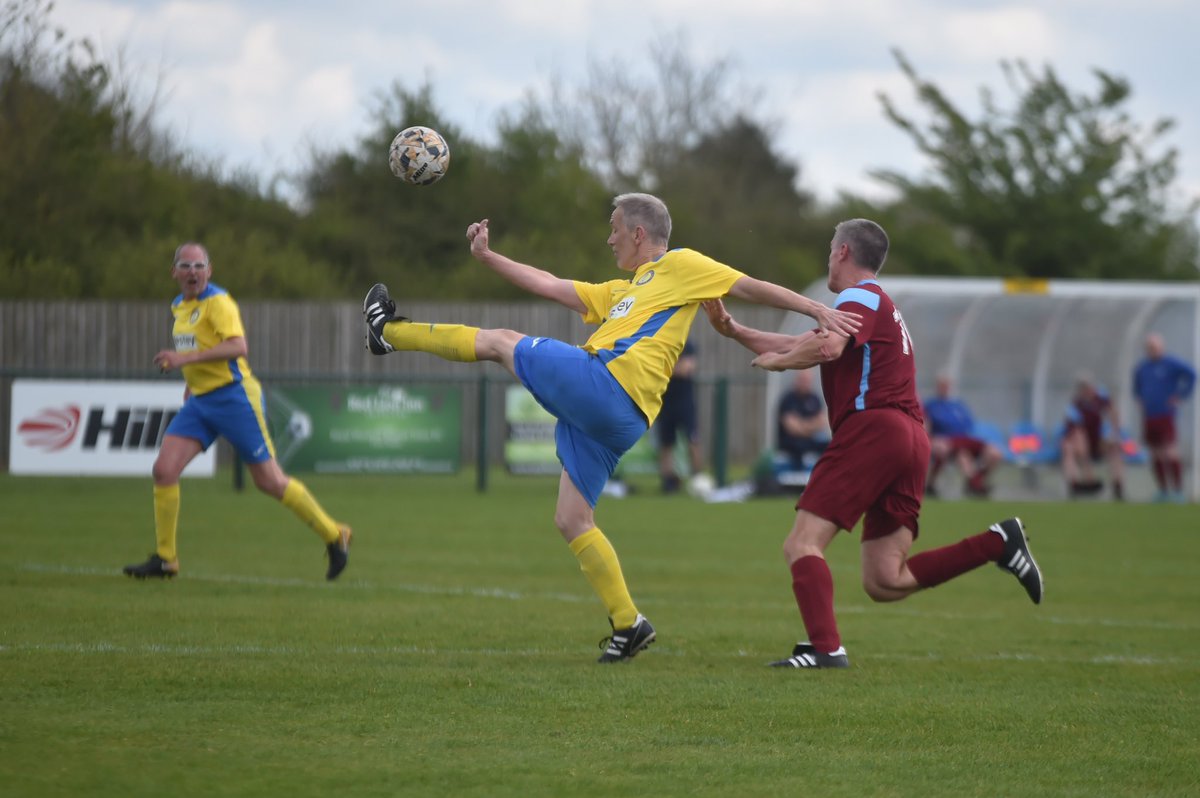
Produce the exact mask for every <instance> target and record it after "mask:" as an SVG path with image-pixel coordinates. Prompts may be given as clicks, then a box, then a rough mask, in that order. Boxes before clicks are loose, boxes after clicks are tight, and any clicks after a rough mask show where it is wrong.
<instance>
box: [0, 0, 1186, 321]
mask: <svg viewBox="0 0 1200 798" xmlns="http://www.w3.org/2000/svg"><path fill="white" fill-rule="evenodd" d="M52 14H53V5H52V3H50V2H49V0H9V2H7V3H6V4H5V6H4V10H3V13H2V16H0V144H2V145H3V146H0V207H2V208H3V209H4V213H3V214H0V296H3V297H5V298H72V297H77V298H155V299H158V298H162V296H163V295H164V293H165V292H169V291H170V285H169V284H168V283H167V275H166V273H167V270H168V268H169V265H170V256H171V253H172V252H173V250H174V247H175V246H176V244H178V243H179V242H181V241H183V240H189V239H193V240H200V241H203V242H204V243H205V244H206V245H207V246H208V247H209V249H210V251H211V253H212V257H213V262H214V270H215V271H214V275H215V276H214V279H216V280H217V281H218V282H220V283H221V284H222V285H225V286H226V287H228V288H230V289H231V290H232V291H233V292H234V293H235V294H236V295H237V296H239V297H244V298H271V297H274V298H321V297H336V298H349V297H357V296H358V294H359V293H360V291H361V290H362V287H363V286H365V285H369V284H370V283H372V282H374V281H376V280H378V279H392V280H394V281H396V282H398V283H399V282H402V283H403V285H404V291H405V293H406V294H407V295H408V296H410V297H413V298H423V299H438V298H442V299H458V298H462V299H483V298H489V299H503V298H516V297H521V296H523V295H522V294H521V293H520V292H519V291H518V290H517V289H515V288H514V287H512V286H511V285H509V284H508V283H506V282H504V281H503V280H500V279H498V278H492V277H490V276H489V275H487V274H486V273H481V270H480V269H479V267H478V265H477V264H475V263H474V261H473V260H472V259H471V258H470V256H469V254H468V252H467V247H466V245H465V242H464V238H463V230H464V228H465V224H466V223H467V222H468V221H471V220H473V219H476V218H481V217H483V216H485V215H487V214H489V213H492V214H496V213H498V209H503V218H502V219H499V218H498V219H496V222H495V223H494V227H493V231H492V236H493V245H494V246H495V247H496V248H497V249H500V250H502V251H504V252H506V253H508V254H511V255H512V256H514V257H516V258H517V259H520V260H524V261H527V262H531V263H535V264H538V265H540V266H544V267H546V268H549V269H550V270H552V271H554V272H555V273H558V274H560V275H563V276H571V277H574V278H577V279H584V280H603V279H610V278H612V277H613V276H614V275H615V272H614V271H613V267H612V258H611V253H609V252H608V250H607V248H606V247H604V246H603V241H604V240H605V239H606V237H607V235H608V224H607V220H608V215H609V212H610V201H611V198H612V196H613V195H614V194H615V193H618V192H622V191H651V192H653V193H655V194H657V195H659V196H661V197H662V198H663V199H664V200H665V201H666V202H667V203H668V205H669V206H670V207H671V210H672V216H673V218H674V223H675V227H674V234H673V236H672V238H673V243H674V244H675V245H678V246H690V247H694V248H696V249H699V250H701V251H704V252H706V253H708V254H710V255H712V256H713V257H716V258H718V259H720V260H723V261H725V262H728V263H730V264H731V265H734V266H737V267H740V268H744V269H746V270H747V271H749V272H751V273H752V274H754V275H755V276H757V277H762V278H764V279H768V280H772V281H775V282H780V283H783V284H786V285H791V286H794V287H797V288H802V287H803V286H805V285H807V284H808V283H809V282H811V281H813V280H815V279H818V278H819V277H821V276H822V275H823V274H824V272H825V260H826V257H827V254H828V241H829V236H830V232H831V230H832V228H833V225H834V224H835V223H836V222H837V221H838V220H840V219H843V218H847V217H849V216H869V217H871V218H874V219H876V220H878V221H880V222H881V223H882V224H883V225H884V226H885V227H886V228H887V229H888V231H889V233H890V234H891V236H892V238H893V250H892V255H891V256H890V258H889V264H888V271H889V272H892V273H899V274H926V275H928V274H938V275H963V276H1028V277H1055V278H1058V277H1080V278H1104V279H1177V280H1179V279H1183V280H1190V279H1195V278H1196V276H1197V268H1198V265H1200V237H1198V236H1197V231H1196V226H1195V222H1194V218H1195V212H1196V208H1197V206H1196V203H1195V200H1191V201H1190V203H1182V204H1181V203H1179V202H1177V201H1174V200H1173V197H1174V193H1173V192H1175V191H1176V187H1175V185H1174V184H1175V181H1176V178H1177V163H1178V157H1179V154H1178V151H1177V149H1175V148H1174V147H1171V146H1169V144H1168V137H1169V134H1170V132H1171V129H1172V124H1173V123H1172V122H1171V120H1165V119H1164V120H1155V121H1154V122H1152V123H1150V124H1145V125H1143V124H1139V123H1138V122H1137V121H1136V120H1134V119H1133V118H1132V117H1131V116H1130V114H1129V112H1128V110H1127V108H1126V105H1127V103H1128V100H1129V98H1130V96H1131V94H1132V88H1131V86H1130V85H1129V83H1128V82H1127V81H1125V80H1123V79H1122V78H1120V77H1118V76H1114V75H1111V74H1108V73H1106V72H1104V71H1101V70H1097V71H1095V73H1094V77H1095V82H1096V85H1095V87H1094V89H1093V90H1092V91H1091V92H1090V93H1089V92H1086V91H1083V92H1081V91H1079V90H1076V89H1072V88H1071V87H1069V86H1067V85H1065V84H1064V83H1063V82H1062V81H1061V80H1060V78H1059V77H1058V76H1057V74H1056V73H1055V72H1054V70H1053V69H1052V68H1050V67H1045V68H1043V69H1040V70H1038V69H1034V68H1033V67H1031V66H1029V65H1027V64H1025V63H1022V62H1014V63H1005V64H1002V70H1003V74H1004V77H1005V80H1006V83H1007V90H1008V91H1007V95H1006V101H1005V102H1002V101H1001V100H1000V99H998V98H997V96H996V95H995V94H994V93H993V92H992V91H991V90H990V89H989V88H986V87H985V88H984V89H982V91H981V95H982V100H983V102H982V107H983V110H982V112H981V113H980V114H979V115H978V117H977V118H971V117H970V116H969V115H967V114H966V113H964V112H963V111H962V110H961V109H959V108H957V107H956V106H955V105H954V104H953V103H951V102H950V100H949V99H948V98H947V97H946V96H945V94H944V93H943V92H942V91H941V90H940V89H939V88H938V87H937V86H935V85H933V84H932V83H930V82H929V81H927V80H925V79H923V78H922V77H921V76H920V75H919V74H918V72H917V71H916V69H915V68H914V67H913V66H912V64H911V63H910V62H909V61H908V60H907V59H906V58H905V56H904V55H903V54H902V53H899V52H897V53H895V58H896V61H897V66H898V68H899V69H901V70H902V71H903V73H904V74H905V75H906V76H907V77H908V80H909V82H910V84H911V86H912V88H913V90H914V93H915V96H916V98H917V101H916V106H915V107H912V108H910V107H905V106H904V105H902V104H901V103H900V102H899V101H898V100H896V99H895V98H892V97H888V96H882V95H881V97H880V100H881V113H884V114H886V116H887V118H889V119H890V120H891V121H892V122H893V123H894V124H895V125H897V126H898V127H899V128H900V129H902V130H903V131H905V132H906V133H907V134H908V135H909V137H910V138H911V139H912V141H913V144H914V146H916V147H917V149H918V151H919V152H920V153H922V155H924V156H925V158H926V160H927V162H928V164H929V168H928V170H927V171H926V172H925V173H924V174H923V175H921V176H909V175H903V174H900V173H898V172H894V171H888V170H880V171H879V172H877V173H876V174H875V176H876V177H877V179H879V180H880V181H882V182H883V183H884V184H886V185H888V186H891V187H892V188H893V190H894V199H891V200H884V201H881V200H868V199H866V198H862V197H857V196H853V195H850V194H843V195H842V196H841V197H840V198H839V199H838V200H836V201H834V202H832V203H824V204H822V203H818V202H817V201H816V200H815V199H814V198H813V196H812V195H811V194H810V193H808V192H807V191H805V190H804V189H803V187H802V186H803V180H802V173H801V167H800V165H799V164H796V163H794V162H792V161H790V160H789V159H788V158H786V157H784V156H783V155H781V154H780V153H779V152H778V151H776V149H775V148H774V146H773V142H772V130H773V129H774V127H775V124H774V123H773V122H771V120H769V119H767V118H765V117H764V116H763V114H762V112H761V110H760V108H759V105H760V103H759V102H758V98H757V95H756V94H755V92H754V91H746V90H744V89H743V87H739V86H735V85H734V77H735V76H734V73H733V70H732V69H731V67H730V66H729V64H728V63H726V62H723V61H720V60H718V61H714V62H712V63H708V64H700V63H696V62H694V61H693V60H691V59H690V58H688V57H687V56H686V55H685V53H686V51H687V50H686V42H685V41H684V40H683V37H682V36H680V35H674V36H667V37H664V39H663V40H662V41H660V42H658V43H657V46H655V47H651V48H647V51H648V52H649V53H651V55H649V56H647V58H648V59H649V62H648V64H647V65H646V66H647V69H646V70H645V71H644V72H643V74H641V75H637V76H635V75H634V74H633V73H631V72H630V70H629V69H628V67H627V65H626V66H622V65H617V64H606V63H604V62H601V61H593V62H592V63H590V64H589V69H588V71H587V76H586V78H585V79H584V80H583V81H582V82H581V83H580V84H579V85H574V86H567V85H556V86H555V87H554V88H553V90H551V91H550V92H548V93H547V94H546V96H533V95H530V96H528V97H527V98H526V99H525V100H524V101H523V102H522V103H520V104H519V105H517V106H516V107H513V108H511V109H509V110H507V111H506V112H504V113H502V114H500V115H499V117H498V119H497V122H496V130H495V135H494V136H493V137H492V141H493V143H490V144H484V143H483V142H481V141H479V140H476V139H474V138H473V137H472V136H471V135H469V134H468V133H467V132H466V131H464V130H462V129H461V128H460V127H459V126H458V125H457V124H456V123H455V121H454V120H453V119H450V118H447V117H446V116H445V114H444V112H443V111H442V110H441V109H440V108H439V107H438V103H437V96H436V92H435V90H434V87H433V86H431V85H428V84H426V85H421V86H415V87H414V86H406V85H403V84H401V83H400V82H396V83H394V84H393V85H392V87H391V89H390V91H389V92H387V93H386V94H385V95H383V96H381V97H379V98H377V100H376V102H375V105H374V108H373V111H372V116H371V119H370V124H369V127H368V132H367V133H366V134H365V135H364V136H362V137H361V139H360V140H358V141H357V142H354V143H353V144H352V145H350V146H347V147H345V148H335V149H332V150H330V151H324V152H316V153H314V154H313V155H312V158H311V160H310V162H308V163H306V164H305V165H304V166H303V167H302V168H301V169H300V170H299V173H298V174H295V175H290V176H288V179H289V180H292V181H294V184H295V185H296V187H297V192H296V193H297V196H298V200H297V199H293V201H292V202H291V203H289V202H287V201H285V200H284V198H283V197H282V196H281V195H280V192H279V191H278V187H277V186H274V185H271V184H267V185H265V186H264V185H263V184H262V180H261V179H259V178H257V177H255V176H253V175H248V174H241V175H234V176H232V177H230V176H227V175H223V174H222V170H221V169H220V165H219V163H217V162H213V161H206V160H204V159H201V158H198V157H197V156H196V155H194V154H193V153H191V152H190V151H189V150H188V149H187V148H186V147H185V146H183V145H181V144H179V143H177V142H175V141H174V140H172V138H171V137H170V136H169V135H168V134H167V133H165V132H164V131H163V130H162V129H161V128H160V127H159V125H158V121H157V112H158V109H157V107H156V104H155V102H154V101H150V102H146V101H142V102H141V103H139V101H137V100H135V99H134V97H133V92H132V91H131V90H130V89H129V86H128V82H127V80H126V78H127V77H128V76H123V75H122V74H121V73H120V70H119V69H118V68H116V67H114V65H112V64H109V63H105V62H104V61H103V60H102V59H101V58H100V57H98V56H97V54H96V53H95V51H94V49H93V48H92V46H91V45H90V43H89V42H87V41H86V40H71V39H69V38H68V37H66V36H65V34H64V33H63V31H61V30H60V29H58V28H56V26H55V25H54V23H53V21H52ZM414 123H421V124H426V125H429V126H432V127H434V128H436V129H438V130H439V131H441V132H442V133H443V135H445V136H446V138H447V139H448V140H449V141H450V142H451V149H452V153H453V158H452V165H451V171H450V175H449V176H448V177H447V178H446V179H445V180H443V181H441V182H440V183H438V184H435V185H433V186H429V187H423V188H415V187H409V186H405V185H402V184H399V183H398V182H397V180H396V178H394V177H393V176H392V175H391V173H390V172H389V170H388V167H387V159H386V154H387V149H388V144H389V143H390V141H391V139H392V136H393V135H394V134H395V133H396V131H398V130H400V129H402V128H404V127H407V126H408V125H410V124H414Z"/></svg>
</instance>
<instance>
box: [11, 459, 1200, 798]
mask: <svg viewBox="0 0 1200 798" xmlns="http://www.w3.org/2000/svg"><path fill="white" fill-rule="evenodd" d="M306 481H307V482H308V484H309V485H310V487H311V488H312V489H313V492H314V493H315V494H316V495H317V496H318V498H319V499H320V500H321V501H322V502H323V503H324V504H325V505H326V507H327V508H328V509H329V510H330V511H331V512H332V513H333V514H334V515H335V516H338V517H339V518H344V519H345V520H346V521H348V522H350V523H352V524H353V526H354V528H355V542H354V547H353V550H352V556H351V560H350V567H349V569H348V570H347V571H346V573H345V574H344V575H343V577H342V579H341V580H340V581H339V582H337V583H335V584H326V583H325V582H324V580H323V575H324V560H323V556H322V555H323V550H322V547H321V546H320V545H319V541H318V540H317V539H316V537H315V536H314V535H313V534H312V533H311V532H309V531H308V530H307V529H305V528H303V527H302V526H301V525H300V524H299V523H298V522H297V521H295V519H293V518H292V517H291V515H290V514H289V513H288V512H287V511H286V510H284V509H283V508H282V507H280V506H279V505H278V504H276V503H275V502H273V501H271V500H269V499H267V498H265V497H263V496H261V495H258V494H257V493H255V492H253V491H250V492H247V493H245V494H240V495H239V494H235V493H233V492H232V491H231V490H230V489H229V487H228V478H227V476H226V477H223V478H221V479H220V480H215V481H213V480H196V481H186V482H185V483H184V490H183V502H184V504H183V516H182V522H181V527H180V534H179V540H180V555H181V560H182V565H183V573H182V575H181V576H180V577H179V578H178V579H176V580H173V581H171V582H167V583H138V582H134V581H132V580H129V579H126V578H125V577H123V576H121V575H120V567H121V565H123V564H125V563H127V562H134V561H137V560H140V559H142V558H143V557H144V556H145V554H146V553H147V552H148V551H150V550H151V549H152V548H153V532H152V515H151V492H150V484H149V481H148V480H125V479H110V480H100V479H97V480H84V479H58V480H53V479H33V478H18V477H12V476H7V475H6V476H0V601H2V606H3V608H4V609H3V621H0V794H3V795H5V796H9V795H12V796H53V795H64V796H77V795H95V796H103V795H113V796H136V795H152V794H167V795H195V796H218V795H271V796H275V795H282V796H289V798H295V797H297V796H308V795H314V796H316V795H321V796H328V795H352V796H372V795H379V796H394V795H420V796H425V795H453V796H562V795H588V796H595V795H654V796H670V795H687V796H698V795H720V796H725V795H745V796H766V795H784V794H803V795H821V796H842V795H845V796H910V795H911V796H937V795H945V796H967V795H980V796H1003V795H1012V796H1028V795H1069V796H1098V795H1118V796H1150V795H1180V796H1183V795H1196V794H1200V743H1198V740H1200V709H1198V707H1200V702H1198V699H1200V579H1197V575H1196V570H1197V564H1198V563H1200V528H1198V526H1197V523H1196V511H1195V508H1192V507H1169V506H1150V505H1113V504H1103V503H1080V504H1071V505H1067V504H1052V503H1044V504H1027V505H1019V506H1000V505H996V504H989V503H980V502H976V503H966V502H964V503H939V502H933V503H930V504H929V505H928V506H927V508H926V511H925V514H924V518H923V532H922V535H921V538H920V540H919V541H918V542H917V545H916V547H915V548H916V550H922V549H924V548H928V547H931V546H935V545H940V544H943V543H949V542H952V541H954V540H957V539H958V538H960V537H962V536H963V535H966V534H970V533H973V532H976V531H978V530H980V529H982V528H983V527H984V526H986V524H988V523H991V522H992V521H994V520H997V519H999V518H1001V517H1003V516H1004V515H1006V514H1009V513H1016V514H1020V515H1021V516H1022V517H1023V518H1024V519H1025V520H1026V523H1027V524H1028V526H1029V527H1030V534H1031V537H1032V540H1033V550H1034V553H1035V555H1036V556H1037V557H1038V560H1039V562H1040V563H1041V565H1042V567H1043V569H1044V571H1045V572H1046V599H1045V602H1044V603H1043V604H1042V605H1041V606H1040V607H1035V606H1033V605H1032V604H1030V603H1029V601H1028V599H1027V598H1026V597H1025V595H1024V592H1023V591H1022V590H1021V589H1020V587H1019V586H1018V584H1017V582H1016V581H1015V580H1014V579H1012V577H1010V576H1008V575H1006V574H1003V573H1001V572H1000V571H998V570H997V569H995V568H992V567H987V568H984V569H981V570H980V571H978V572H975V573H972V574H968V575H967V576H965V577H963V578H961V579H958V580H956V581H954V582H952V583H949V584H947V585H944V586H942V587H939V588H938V589H936V590H932V591H929V592H926V593H923V594H919V595H916V596H914V597H912V598H910V599H909V600H907V601H905V602H901V603H898V604H893V605H875V604H872V603H871V602H870V600H869V599H867V597H866V596H865V595H864V594H863V592H862V590H861V589H860V587H859V569H858V542H857V537H856V536H855V537H851V536H848V535H843V536H841V537H840V538H839V539H838V540H837V541H835V543H834V545H833V546H831V548H830V551H829V557H830V563H831V566H832V569H833V574H834V580H835V583H836V590H837V608H838V616H839V620H840V624H841V630H842V636H843V639H844V642H845V645H846V647H847V649H848V650H849V652H850V657H851V663H852V667H851V669H850V670H848V671H841V672H782V671H778V670H774V669H770V668H766V667H764V663H766V662H767V661H769V660H771V659H775V658H778V657H779V656H780V655H782V654H784V653H786V652H787V651H788V650H789V648H790V646H791V644H792V643H793V642H794V641H795V640H796V639H799V638H802V637H803V631H802V628H801V626H800V623H799V616H798V613H797V612H796V608H795V605H794V602H793V600H792V597H791V591H790V577H789V574H788V572H787V570H786V568H785V566H784V565H783V561H782V557H781V554H780V546H781V544H782V541H783V537H784V535H785V534H786V533H787V530H788V528H789V527H790V524H791V519H792V517H793V513H792V510H791V506H790V502H789V501H788V500H787V499H779V500H756V501H752V502H748V503H746V504H740V505H704V504H701V503H699V502H696V501H692V500H689V499H686V498H683V497H670V498H663V497H659V496H657V495H654V494H653V492H652V491H646V492H643V493H642V494H638V495H635V496H634V497H632V498H629V499H626V500H624V501H614V500H605V501H604V502H603V503H602V504H601V508H600V513H599V521H600V524H601V527H602V528H603V529H604V530H605V532H606V534H608V536H609V537H610V538H611V539H612V541H613V542H614V545H615V546H616V547H617V551H618V552H619V554H620V556H621V559H622V564H623V566H624V568H625V572H626V576H627V578H628V581H629V584H630V587H631V589H632V591H633V594H634V598H635V599H636V600H637V602H638V605H639V609H641V610H642V611H643V612H644V613H646V614H647V615H648V616H649V617H651V618H652V619H653V621H654V623H655V625H656V627H657V628H658V630H659V641H658V643H656V644H655V645H654V646H652V647H651V648H650V649H649V650H648V651H647V652H646V653H645V654H643V655H642V656H640V657H638V658H637V659H636V660H635V661H633V662H631V663H628V664H624V665H619V666H607V667H604V666H598V665H596V664H594V662H593V661H594V659H595V657H596V656H598V654H599V650H598V649H597V647H596V645H597V641H598V640H599V639H600V638H601V637H603V636H604V634H605V633H606V631H607V623H606V621H605V617H604V611H603V608H602V607H601V605H600V604H599V602H598V601H597V600H596V599H595V598H594V597H593V595H592V594H591V592H590V590H589V588H588V587H587V584H586V582H585V581H584V579H583V576H582V575H581V574H580V573H579V571H578V567H577V565H576V564H575V560H574V558H573V557H572V556H571V554H570V552H569V550H568V549H567V547H566V546H565V545H564V544H563V543H562V542H561V540H560V539H559V537H558V534H557V532H556V531H555V530H554V528H553V525H552V522H551V516H552V507H553V502H554V490H555V482H554V481H548V480H544V479H533V480H515V479H508V478H502V477H496V478H494V479H493V489H492V491H491V492H489V493H488V494H486V495H480V494H477V493H476V492H475V491H474V490H473V485H472V482H471V479H470V477H468V476H463V477H461V478H458V477H455V478H446V477H440V478H439V477H393V478H376V477H344V476H343V477H316V476H314V477H309V478H307V479H306Z"/></svg>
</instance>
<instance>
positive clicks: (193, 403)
mask: <svg viewBox="0 0 1200 798" xmlns="http://www.w3.org/2000/svg"><path fill="white" fill-rule="evenodd" d="M166 434H167V435H179V436H181V437H184V438H194V439H195V440H197V441H199V442H200V446H201V447H203V448H204V449H207V448H208V447H209V446H212V442H213V441H215V440H216V439H217V436H218V435H223V436H224V437H225V440H227V441H229V442H230V443H231V444H233V448H234V449H236V450H237V453H238V457H240V458H242V462H243V463H251V464H254V463H265V462H266V461H267V460H270V459H271V458H272V457H274V456H275V444H273V443H271V433H270V432H269V431H268V430H267V403H266V401H265V400H264V398H263V392H262V386H261V385H259V383H258V380H256V379H253V378H250V379H245V380H242V381H241V382H231V383H229V384H228V385H222V386H221V387H220V388H217V389H216V390H215V391H209V392H208V393H204V394H200V395H199V396H189V397H188V400H187V401H186V402H184V403H183V407H181V408H180V409H179V414H178V415H177V416H175V418H173V419H171V423H170V424H168V425H167V432H166Z"/></svg>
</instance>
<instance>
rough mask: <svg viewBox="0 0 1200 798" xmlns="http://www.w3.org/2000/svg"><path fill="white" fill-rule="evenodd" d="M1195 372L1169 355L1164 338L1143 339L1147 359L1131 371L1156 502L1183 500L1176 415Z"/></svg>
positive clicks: (1189, 366) (1155, 336) (1189, 390)
mask: <svg viewBox="0 0 1200 798" xmlns="http://www.w3.org/2000/svg"><path fill="white" fill-rule="evenodd" d="M1195 385H1196V370H1195V369H1193V368H1192V367H1191V365H1189V364H1188V363H1187V362H1186V361H1184V360H1182V359H1180V358H1178V357H1175V356H1174V355H1169V354H1167V352H1166V345H1165V343H1164V342H1163V337H1162V336H1161V335H1159V334H1157V333H1150V334H1149V335H1147V336H1146V357H1145V358H1144V359H1143V360H1142V362H1140V363H1139V364H1138V365H1137V368H1136V369H1135V370H1134V372H1133V394H1134V396H1136V397H1137V400H1138V404H1140V405H1141V406H1142V439H1143V440H1144V441H1145V442H1146V448H1147V449H1149V450H1150V462H1151V464H1152V465H1153V467H1154V480H1155V482H1157V483H1158V496H1157V497H1156V500H1157V501H1182V500H1183V462H1182V460H1181V458H1180V456H1179V444H1178V443H1177V441H1176V431H1175V412H1176V410H1177V409H1178V407H1179V403H1180V402H1182V401H1184V400H1185V399H1187V398H1188V397H1189V396H1191V394H1192V389H1193V388H1194V387H1195Z"/></svg>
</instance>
